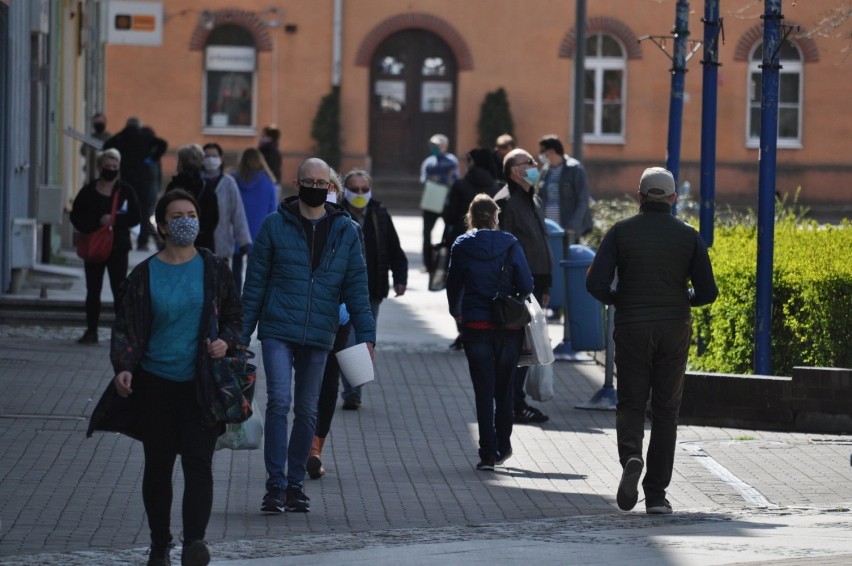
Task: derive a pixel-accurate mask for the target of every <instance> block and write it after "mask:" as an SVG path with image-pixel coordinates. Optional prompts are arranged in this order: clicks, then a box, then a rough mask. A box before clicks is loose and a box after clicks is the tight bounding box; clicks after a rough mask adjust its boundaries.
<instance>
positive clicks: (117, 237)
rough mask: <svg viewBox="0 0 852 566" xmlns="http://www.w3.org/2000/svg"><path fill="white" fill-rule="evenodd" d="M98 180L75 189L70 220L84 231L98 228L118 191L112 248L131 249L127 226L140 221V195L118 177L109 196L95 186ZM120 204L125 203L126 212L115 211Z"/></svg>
mask: <svg viewBox="0 0 852 566" xmlns="http://www.w3.org/2000/svg"><path fill="white" fill-rule="evenodd" d="M97 183H98V182H97V181H96V180H95V181H92V182H91V183H88V184H87V185H85V186H84V187H83V188H82V189H80V192H79V193H77V196H76V197H75V198H74V204H73V205H72V207H71V224H73V225H74V228H76V229H77V230H78V231H79V232H82V233H83V234H91V233H92V232H94V231H95V230H97V229H98V228H100V227H101V217H102V216H103V215H104V214H109V213H110V212H111V211H112V199H113V196H114V195H115V193H116V192H118V204H117V205H116V211H117V212H116V215H115V224H114V225H113V234H114V236H113V240H112V251H113V253H115V252H123V253H127V252H128V251H130V228H131V227H132V226H136V225H137V224H139V199H138V198H137V197H136V192H135V191H134V190H133V187H131V186H130V185H129V184H127V183H125V182H124V181H122V180H120V179H119V180H118V181H116V182H115V185H113V188H112V195H111V196H104V195H102V194H101V193H99V192H98V190H97V189H96V188H95V187H96V186H97ZM125 203H126V204H125ZM122 207H126V208H125V209H124V210H125V212H118V210H120V209H122Z"/></svg>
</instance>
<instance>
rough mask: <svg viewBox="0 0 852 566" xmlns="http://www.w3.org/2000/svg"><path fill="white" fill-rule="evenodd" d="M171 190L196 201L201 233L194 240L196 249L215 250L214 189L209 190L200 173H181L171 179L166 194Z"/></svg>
mask: <svg viewBox="0 0 852 566" xmlns="http://www.w3.org/2000/svg"><path fill="white" fill-rule="evenodd" d="M172 189H183V190H185V191H186V192H188V193H189V194H191V195H192V196H194V197H195V200H197V201H198V220H199V222H200V223H201V231H200V232H199V233H198V237H197V238H195V247H196V248H207V249H208V250H210V251H214V250H215V249H216V239H215V235H216V226H218V225H219V198H218V197H217V196H216V188H215V186H214V187H213V188H209V187H208V186H207V183H206V182H205V180H204V177H202V176H201V172H200V171H182V172H180V173H178V174H177V175H175V176H174V177H172V180H171V181H170V182H169V184H168V186H167V187H166V192H168V191H170V190H172Z"/></svg>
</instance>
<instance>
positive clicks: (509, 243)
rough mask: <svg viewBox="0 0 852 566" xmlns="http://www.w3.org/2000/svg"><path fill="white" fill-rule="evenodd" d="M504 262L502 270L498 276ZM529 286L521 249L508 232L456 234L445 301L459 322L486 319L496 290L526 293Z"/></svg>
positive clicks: (527, 293)
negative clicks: (504, 267)
mask: <svg viewBox="0 0 852 566" xmlns="http://www.w3.org/2000/svg"><path fill="white" fill-rule="evenodd" d="M507 256H508V260H509V261H508V265H507ZM504 265H505V266H506V273H505V275H502V277H501V274H502V273H503V266H504ZM532 290H533V280H532V275H531V274H530V268H529V266H528V265H527V260H526V257H525V256H524V251H523V249H522V248H521V246H520V244H519V243H518V240H517V238H515V237H514V236H513V235H512V234H509V233H508V232H503V231H500V230H473V231H471V232H468V233H467V234H464V235H462V236H459V237H458V239H457V240H456V241H455V243H454V244H453V247H452V249H451V250H450V266H449V273H448V274H447V301H448V302H449V304H450V314H451V315H452V316H454V317H456V316H458V315H459V314H461V317H462V324H466V323H468V322H490V321H491V301H492V299H493V298H494V297H495V296H496V295H497V294H498V291H499V293H500V294H501V295H515V294H518V295H521V296H526V295H529V294H530V293H532ZM459 305H461V311H460V312H459Z"/></svg>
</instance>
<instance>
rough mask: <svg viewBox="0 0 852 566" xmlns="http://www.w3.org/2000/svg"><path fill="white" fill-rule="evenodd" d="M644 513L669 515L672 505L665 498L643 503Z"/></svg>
mask: <svg viewBox="0 0 852 566" xmlns="http://www.w3.org/2000/svg"><path fill="white" fill-rule="evenodd" d="M645 513H647V514H648V515H671V513H672V504H671V503H669V500H668V499H666V498H665V497H662V498H654V499H648V500H646V501H645Z"/></svg>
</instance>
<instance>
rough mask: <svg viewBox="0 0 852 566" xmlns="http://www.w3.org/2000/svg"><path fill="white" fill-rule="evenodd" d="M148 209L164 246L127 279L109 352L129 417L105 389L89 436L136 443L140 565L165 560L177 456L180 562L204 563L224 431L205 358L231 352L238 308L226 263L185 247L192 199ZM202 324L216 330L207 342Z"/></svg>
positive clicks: (180, 196) (173, 196) (172, 198)
mask: <svg viewBox="0 0 852 566" xmlns="http://www.w3.org/2000/svg"><path fill="white" fill-rule="evenodd" d="M154 214H155V218H156V221H157V231H158V233H159V234H160V236H161V237H162V238H163V239H164V240H165V247H164V249H163V250H162V251H161V252H159V253H158V254H156V255H155V256H152V257H151V258H149V259H148V260H146V261H144V262H142V263H141V264H139V265H138V266H137V267H136V268H135V269H134V270H133V272H132V273H131V274H130V276H129V277H128V280H127V289H126V291H125V293H124V295H123V299H122V302H121V304H120V305H119V307H118V309H117V312H116V322H115V325H114V327H113V336H112V348H111V352H110V357H111V359H112V363H113V368H114V369H115V372H116V375H115V379H114V380H113V384H114V389H115V390H114V393H116V394H117V395H118V397H121V398H126V400H125V399H121V400H120V401H121V402H124V403H126V404H127V407H128V410H127V411H123V412H124V413H133V418H128V417H127V415H126V414H123V415H119V416H116V412H117V411H115V409H114V407H113V410H112V411H110V401H109V395H108V394H105V395H104V398H102V400H101V402H100V403H99V404H98V407H97V408H96V409H95V411H94V412H93V414H92V420H91V424H90V427H89V434H90V435H91V432H92V431H93V430H117V431H119V432H123V433H126V434H128V435H130V436H132V437H134V438H137V439H139V440H141V441H142V444H143V446H144V449H145V471H144V475H143V479H142V500H143V502H144V504H145V513H146V514H147V516H148V525H149V527H150V529H151V551H150V554H149V559H148V565H149V566H152V565H153V566H161V565H168V564H171V559H170V556H169V551H170V549H171V547H172V546H173V545H172V534H171V528H170V517H171V502H172V474H173V471H174V464H175V460H176V458H177V455H178V454H180V455H181V466H182V468H183V475H184V485H185V488H184V497H183V507H184V508H183V513H182V515H183V554H182V557H181V559H182V562H181V563H182V564H197V565H204V564H207V563H209V561H210V553H209V552H208V550H207V547H206V545H205V544H204V535H205V531H206V529H207V522H208V520H209V519H210V512H211V509H212V507H213V471H212V468H213V451H214V448H215V445H216V438H217V437H218V436H219V435H220V434H221V433H222V432H223V430H224V425H223V423H221V422H218V421H217V417H216V416H215V413H214V411H213V408H212V407H213V405H214V403H216V402H217V400H216V387H215V383H214V381H213V376H212V374H211V372H210V365H211V364H210V359H211V358H222V357H224V356H225V355H226V354H227V352H228V350H233V351H236V350H235V348H236V345H237V343H238V341H239V335H240V332H241V329H242V306H241V305H240V299H239V294H238V293H237V290H236V286H235V285H234V279H233V275H232V274H231V271H230V269H228V264H227V260H225V259H222V258H217V257H216V256H214V255H213V254H212V253H211V252H209V251H208V250H206V249H204V248H195V246H194V245H193V244H194V242H195V238H196V236H197V235H198V231H199V220H198V204H197V203H196V201H195V199H194V198H193V197H192V195H190V194H189V193H188V192H186V191H183V190H180V189H175V190H172V191H169V192H168V193H166V194H165V195H164V196H163V197H162V198H161V199H160V201H159V202H158V203H157V207H156V210H155V213H154ZM211 328H215V329H216V335H217V337H216V338H215V339H213V340H211V339H210V338H209V337H208V331H209V330H210V329H211ZM107 393H109V391H108V392H107ZM113 399H115V396H114V395H113ZM118 412H119V413H121V411H118ZM137 415H138V416H137Z"/></svg>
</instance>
